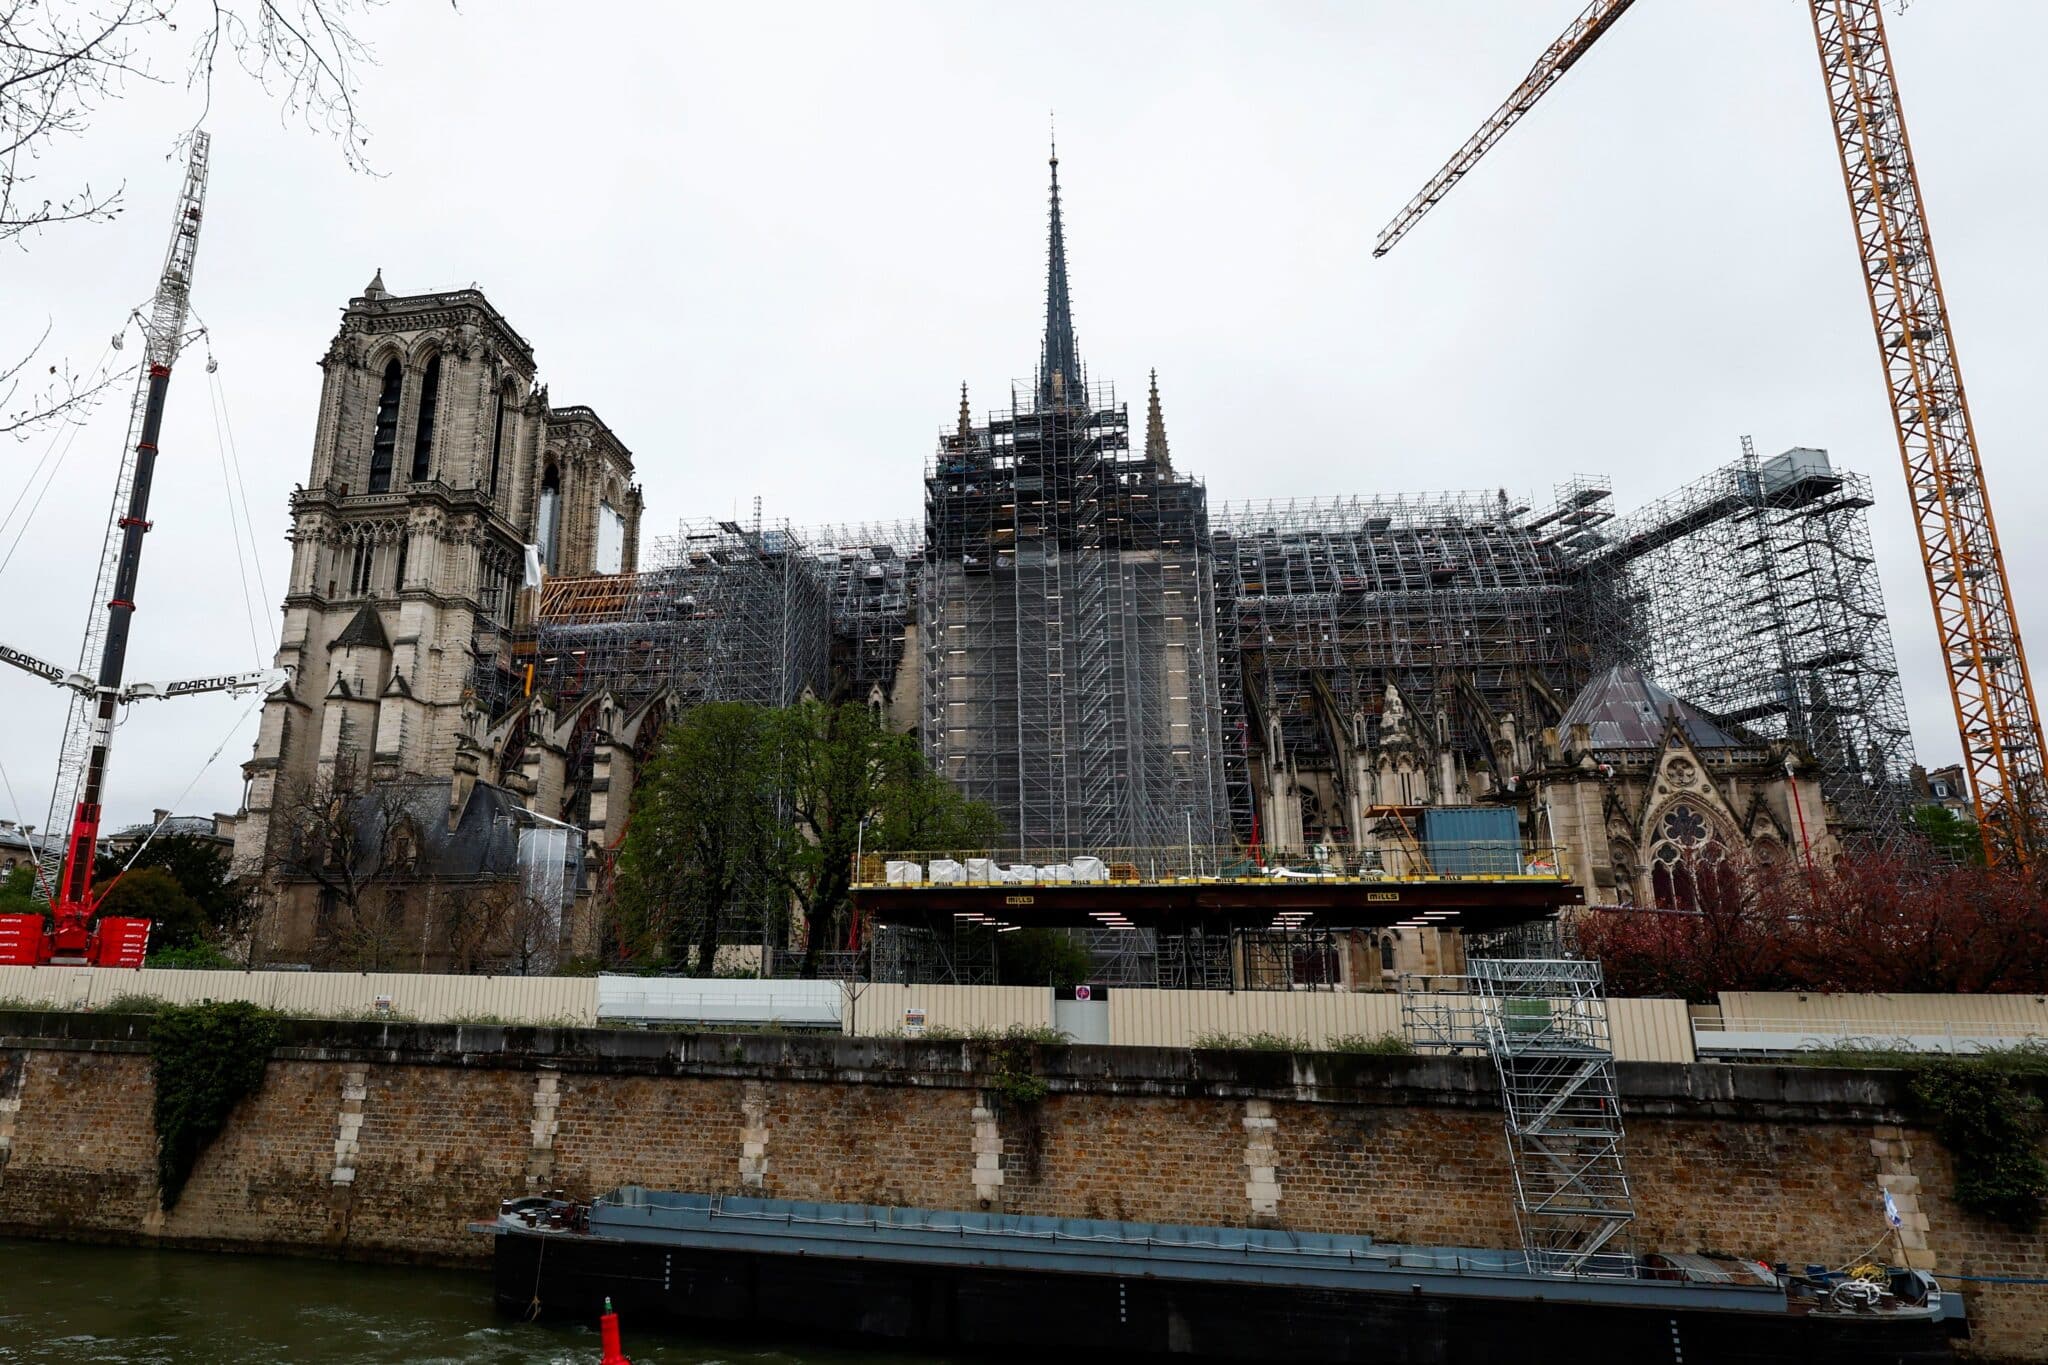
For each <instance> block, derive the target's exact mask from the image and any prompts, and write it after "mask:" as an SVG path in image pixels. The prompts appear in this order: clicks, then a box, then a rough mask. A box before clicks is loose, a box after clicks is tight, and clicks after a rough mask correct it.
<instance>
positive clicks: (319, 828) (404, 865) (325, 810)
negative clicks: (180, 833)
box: [268, 760, 420, 968]
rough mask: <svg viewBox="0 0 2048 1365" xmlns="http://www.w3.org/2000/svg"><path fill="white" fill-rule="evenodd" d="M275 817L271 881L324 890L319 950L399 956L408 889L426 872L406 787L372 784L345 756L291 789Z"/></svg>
mask: <svg viewBox="0 0 2048 1365" xmlns="http://www.w3.org/2000/svg"><path fill="white" fill-rule="evenodd" d="M271 818H272V830H271V849H270V860H269V861H270V866H269V869H268V870H269V874H270V876H269V880H270V882H271V884H272V885H274V886H277V887H279V888H280V889H281V890H282V889H283V888H286V887H289V886H290V885H293V884H298V885H306V884H309V883H310V884H311V885H312V886H313V887H315V888H316V889H317V891H318V894H319V897H320V913H319V915H318V919H317V925H318V927H317V931H316V934H315V942H314V955H315V956H316V957H318V958H321V959H323V960H325V961H328V962H330V963H335V964H346V965H349V966H356V967H363V968H377V967H387V966H391V965H392V964H393V963H394V962H396V961H397V960H399V958H400V957H401V955H402V954H403V952H404V948H405V938H406V935H405V921H406V898H407V892H408V890H409V889H410V888H411V887H413V886H415V885H417V883H418V880H419V871H420V868H419V862H420V842H419V831H418V829H417V827H416V825H415V823H414V820H413V816H412V813H411V811H410V810H409V809H408V808H407V806H406V802H405V794H404V792H403V791H402V790H400V789H394V788H389V787H382V788H373V787H370V786H368V785H367V784H366V783H365V782H364V781H363V778H362V770H361V768H360V766H359V765H357V764H355V763H353V762H351V761H348V760H342V761H339V762H337V763H336V764H335V765H334V767H333V769H332V770H331V771H329V772H327V773H325V774H323V775H322V776H320V777H319V778H317V779H315V780H314V781H312V782H309V783H301V784H297V785H294V786H292V787H290V788H288V789H286V791H285V792H284V794H283V795H282V796H281V797H280V798H279V800H278V802H277V804H276V806H275V807H274V813H273V815H272V817H271Z"/></svg>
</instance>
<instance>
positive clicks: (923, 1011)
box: [0, 967, 2048, 1062]
mask: <svg viewBox="0 0 2048 1365" xmlns="http://www.w3.org/2000/svg"><path fill="white" fill-rule="evenodd" d="M614 979H615V980H616V978H614ZM718 984H719V985H720V986H722V987H726V988H728V993H731V988H737V989H738V991H739V993H740V994H742V995H743V994H744V993H745V988H746V985H747V983H744V982H738V981H727V982H719V983H718ZM793 984H795V983H788V982H784V983H776V982H762V983H760V985H761V987H762V991H763V994H764V999H766V998H767V996H768V993H769V992H772V991H774V990H777V989H781V988H786V987H788V986H791V985H793ZM804 984H806V985H813V986H815V985H816V984H818V983H804ZM124 996H143V997H148V998H151V999H156V1000H163V1001H168V1002H172V1003H179V1004H188V1003H192V1002H195V1001H201V1000H247V1001H249V1002H251V1003H252V1004H257V1005H262V1006H264V1007H266V1008H268V1009H274V1010H278V1011H280V1012H282V1013H284V1014H289V1015H296V1016H300V1017H305V1018H327V1019H355V1018H361V1019H374V1018H386V1017H388V1018H398V1019H411V1020H418V1021H420V1022H422V1023H507V1024H513V1023H522V1024H552V1025H557V1026H563V1027H578V1026H592V1025H595V1024H597V1023H598V1022H599V1021H598V983H597V979H596V978H593V977H531V976H527V977H521V976H439V975H428V974H415V973H408V972H262V971H257V972H206V971H181V970H173V969H165V968H144V969H143V970H141V971H120V970H114V969H111V968H93V967H0V1006H5V1005H15V1006H29V1007H35V1008H44V1009H76V1010H101V1009H107V1008H109V1007H113V1006H117V1005H118V1004H119V1002H120V1001H121V999H122V997H124ZM838 1003H839V1009H838V1016H837V1017H838V1020H839V1026H840V1028H841V1030H842V1031H843V1032H845V1033H848V1034H854V1035H858V1036H861V1037H905V1036H910V1037H915V1036H926V1037H929V1036H933V1035H938V1036H946V1035H972V1034H977V1033H1002V1032H1006V1031H1008V1030H1011V1029H1032V1030H1049V1029H1054V1028H1060V1029H1063V1030H1065V1031H1067V1032H1068V1033H1069V1034H1070V1035H1071V1036H1073V1037H1075V1038H1077V1039H1082V1038H1086V1039H1089V1040H1092V1041H1098V1042H1105V1041H1106V1042H1108V1043H1111V1044H1115V1045H1119V1046H1125V1047H1189V1046H1192V1045H1194V1044H1195V1043H1196V1042H1198V1041H1204V1040H1216V1041H1222V1040H1225V1039H1231V1040H1236V1039H1250V1038H1254V1037H1257V1038H1258V1039H1260V1040H1261V1041H1262V1042H1263V1043H1265V1044H1267V1045H1271V1043H1273V1042H1274V1041H1277V1040H1279V1039H1285V1040H1288V1041H1289V1042H1292V1043H1295V1044H1298V1045H1299V1046H1302V1047H1304V1048H1311V1049H1320V1048H1330V1047H1337V1046H1343V1045H1345V1044H1346V1043H1350V1042H1353V1041H1354V1040H1356V1041H1366V1040H1372V1039H1377V1038H1383V1037H1385V1036H1387V1035H1390V1034H1392V1035H1396V1036H1398V1035H1399V1034H1400V1033H1401V1031H1402V1028H1401V1001H1400V997H1399V996H1398V995H1394V994H1391V993H1384V992H1377V993H1375V992H1360V993H1351V992H1345V991H1171V990H1138V989H1131V988H1125V987H1118V988H1115V989H1112V990H1109V991H1106V992H1104V993H1103V998H1101V999H1098V1000H1096V1001H1094V1002H1091V1004H1090V1006H1089V1009H1088V1010H1087V1011H1083V1012H1082V1013H1083V1014H1085V1016H1086V1019H1087V1026H1086V1028H1085V1029H1084V1028H1077V1027H1073V1025H1074V1024H1075V1021H1076V1018H1077V1014H1076V1011H1075V1004H1076V1002H1072V1001H1060V1002H1057V1003H1055V1001H1054V998H1053V992H1052V991H1051V990H1049V989H1047V988H1045V987H1042V986H924V985H919V986H908V985H891V984H880V983H877V984H872V985H870V984H860V985H848V986H845V987H843V988H842V990H841V992H840V996H839V1002H838ZM827 1013H828V1016H829V1011H828V1012H827ZM721 1017H723V1018H726V1019H731V1018H732V1017H733V1016H732V1015H731V1014H730V1013H728V1014H726V1015H723V1016H721ZM1608 1020H1609V1024H1610V1027H1611V1029H1612V1034H1613V1041H1614V1055H1615V1056H1616V1058H1618V1059H1620V1060H1622V1061H1646V1062H1690V1061H1694V1060H1696V1059H1697V1058H1698V1057H1699V1055H1700V1053H1699V1050H1698V1046H1697V1042H1698V1040H1699V1039H1701V1038H1706V1039H1710V1040H1713V1041H1714V1042H1715V1044H1716V1049H1715V1050H1716V1051H1722V1050H1725V1049H1724V1048H1722V1047H1721V1046H1720V1042H1721V1039H1722V1038H1723V1037H1726V1036H1730V1035H1740V1034H1742V1033H1743V1032H1744V1031H1750V1032H1758V1033H1764V1034H1771V1035H1776V1034H1779V1033H1784V1034H1794V1035H1797V1036H1799V1037H1811V1036H1820V1035H1823V1034H1824V1035H1829V1036H1833V1035H1841V1036H1843V1037H1855V1038H1866V1039H1869V1038H1876V1039H1883V1038H1894V1037H1896V1038H1901V1039H1906V1038H1914V1039H1917V1038H1921V1037H1924V1036H1931V1035H1944V1034H1946V1035H1963V1034H1967V1035H1969V1036H1972V1037H1977V1038H1986V1039H1992V1040H2012V1041H2022V1040H2027V1039H2043V1038H2048V997H2042V996H2034V995H1820V994H1813V993H1809V994H1804V995H1802V994H1795V993H1791V992H1757V991H1730V992H1726V993H1724V994H1723V995H1722V996H1721V997H1720V1004H1719V1005H1718V1006H1708V1007H1703V1008H1695V1009H1688V1007H1687V1006H1686V1004H1685V1003H1684V1002H1683V1001H1679V1000H1633V999H1616V1000H1610V1001H1609V1002H1608ZM676 1022H677V1023H678V1024H682V1025H688V1024H690V1023H691V1020H690V1019H689V1018H687V1017H680V1016H679V1017H678V1018H677V1020H676ZM757 1022H759V1023H761V1024H773V1023H775V1022H776V1020H775V1019H774V1018H773V1017H772V1006H771V1007H768V1008H766V1009H764V1011H763V1013H762V1014H761V1017H760V1018H759V1020H758V1021H757ZM698 1026H700V1027H715V1026H716V1025H713V1024H707V1023H704V1022H703V1021H701V1020H700V1021H698ZM1696 1026H1697V1027H1696Z"/></svg>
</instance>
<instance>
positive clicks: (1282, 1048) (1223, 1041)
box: [1191, 1032, 1316, 1052]
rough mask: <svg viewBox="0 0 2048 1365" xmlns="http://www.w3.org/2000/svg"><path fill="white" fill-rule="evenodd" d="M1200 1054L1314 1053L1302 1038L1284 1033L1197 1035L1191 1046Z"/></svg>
mask: <svg viewBox="0 0 2048 1365" xmlns="http://www.w3.org/2000/svg"><path fill="white" fill-rule="evenodd" d="M1191 1046H1193V1047H1194V1048H1195V1049H1196V1050H1197V1051H1200V1052H1314V1051H1315V1050H1316V1049H1314V1048H1312V1047H1310V1046H1309V1045H1308V1040H1306V1039H1304V1038H1295V1037H1291V1036H1289V1035H1288V1034H1285V1033H1266V1032H1253V1033H1198V1034H1196V1035H1195V1041H1194V1042H1193V1044H1191Z"/></svg>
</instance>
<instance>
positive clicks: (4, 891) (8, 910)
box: [0, 863, 43, 915]
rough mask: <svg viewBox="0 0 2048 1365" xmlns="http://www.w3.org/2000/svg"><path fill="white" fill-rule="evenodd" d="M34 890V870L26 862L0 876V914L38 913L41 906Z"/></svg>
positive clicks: (40, 910) (41, 908) (41, 909)
mask: <svg viewBox="0 0 2048 1365" xmlns="http://www.w3.org/2000/svg"><path fill="white" fill-rule="evenodd" d="M35 890H36V870H35V869H34V868H33V867H31V866H29V865H28V864H27V863H23V864H22V865H21V866H19V867H17V868H14V869H13V870H12V871H10V872H9V873H8V874H7V875H6V876H4V877H0V915H40V914H41V913H42V912H43V907H42V903H41V902H40V901H38V900H36V898H35Z"/></svg>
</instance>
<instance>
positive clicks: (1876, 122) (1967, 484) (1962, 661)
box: [1372, 0, 2048, 866]
mask: <svg viewBox="0 0 2048 1365" xmlns="http://www.w3.org/2000/svg"><path fill="white" fill-rule="evenodd" d="M1634 3H1635V0H1595V2H1594V3H1593V4H1591V5H1588V6H1587V7H1586V9H1585V11H1584V12H1583V13H1581V14H1580V15H1579V16H1578V18H1576V19H1574V20H1573V21H1572V23H1571V25H1570V26H1569V27H1568V28H1566V29H1565V31H1564V33H1563V34H1562V35H1561V36H1560V37H1559V38H1558V39H1557V41H1556V42H1554V43H1552V44H1551V45H1550V46H1549V48H1547V49H1546V50H1545V51H1544V53H1543V55H1542V56H1541V57H1540V58H1538V59H1537V62H1536V64H1535V65H1534V66H1533V67H1531V68H1530V69H1529V74H1528V75H1526V76H1524V77H1523V78H1522V81H1521V84H1519V85H1517V86H1516V87H1515V90H1514V93H1512V94H1511V95H1509V96H1508V98H1507V100H1506V102H1505V103H1503V104H1502V105H1501V106H1500V108H1498V109H1496V110H1495V111H1494V112H1493V114H1492V116H1491V117H1489V118H1488V119H1487V120H1486V122H1484V123H1483V124H1481V125H1480V127H1479V131H1478V132H1476V133H1474V134H1473V135H1472V136H1471V137H1470V138H1469V139H1467V140H1466V142H1465V145H1464V146H1462V147H1460V148H1459V149H1458V151H1457V154H1456V155H1454V156H1453V157H1452V158H1451V159H1450V161H1449V162H1447V163H1446V164H1445V165H1444V167H1443V169H1442V170H1440V171H1438V172H1437V173H1436V174H1435V175H1434V176H1432V177H1431V178H1430V181H1429V183H1428V184H1426V185H1424V186H1423V187H1422V190H1421V192H1420V193H1418V194H1417V195H1416V196H1415V197H1414V198H1413V199H1411V200H1409V201H1408V203H1407V206H1406V207H1404V208H1403V209H1402V210H1401V212H1400V213H1398V214H1396V215H1395V217H1394V220H1393V221H1392V222H1390V223H1388V224H1387V226H1386V228H1385V230H1383V231H1382V232H1381V233H1380V237H1379V242H1378V244H1377V245H1376V246H1375V247H1374V248H1373V253H1372V254H1373V255H1374V257H1380V256H1384V255H1386V254H1387V252H1389V251H1390V250H1392V249H1393V247H1394V244H1395V243H1396V242H1398V241H1400V240H1401V238H1402V237H1404V236H1406V235H1407V233H1408V232H1409V230H1410V229H1412V228H1413V227H1414V226H1415V225H1416V223H1418V222H1419V221H1421V219H1422V217H1423V215H1424V214H1426V213H1428V212H1429V211H1430V210H1431V209H1432V208H1434V207H1436V205H1437V204H1438V203H1440V202H1441V201H1442V200H1443V197H1444V196H1445V195H1446V194H1449V193H1450V191H1451V187H1452V186H1454V185H1456V184H1457V183H1458V182H1459V181H1460V180H1462V179H1464V178H1465V176H1466V175H1467V174H1468V173H1469V172H1470V171H1471V169H1472V168H1473V166H1474V165H1476V164H1477V163H1478V161H1479V158H1480V157H1482V156H1484V155H1486V153H1487V151H1488V150H1489V149H1490V148H1492V146H1493V145H1494V144H1495V143H1496V142H1499V141H1500V140H1501V138H1503V137H1504V136H1506V135H1507V131H1508V129H1510V128H1512V127H1514V126H1515V124H1516V123H1518V122H1520V121H1521V118H1522V116H1523V115H1524V114H1526V113H1528V112H1529V110H1530V109H1531V108H1533V107H1534V106H1535V104H1536V101H1538V100H1540V99H1542V98H1543V96H1544V94H1545V93H1546V92H1547V91H1548V90H1549V89H1550V88H1551V87H1552V86H1553V85H1555V84H1557V82H1558V80H1559V79H1560V78H1562V77H1563V75H1564V73H1565V72H1567V71H1569V70H1571V68H1572V66H1573V65H1574V64H1575V63H1577V62H1578V60H1579V59H1580V58H1581V57H1583V56H1585V55H1586V52H1587V50H1588V49H1590V48H1591V47H1592V45H1593V44H1594V43H1595V42H1596V41H1598V40H1599V38H1600V37H1601V35H1603V34H1605V33H1606V32H1607V31H1608V30H1609V29H1611V28H1613V27H1614V24H1615V21H1616V20H1618V19H1620V18H1621V16H1622V15H1623V14H1624V13H1626V12H1627V11H1628V9H1629V7H1630V6H1631V5H1633V4H1634ZM1807 5H1808V8H1809V9H1810V10H1811V11H1812V15H1813V39H1814V45H1815V47H1816V48H1817V49H1818V51H1819V53H1820V69H1821V80H1822V83H1823V84H1824V85H1825V87H1826V91H1827V101H1828V118H1829V121H1830V122H1831V123H1832V124H1833V125H1834V130H1835V147H1836V149H1837V151H1839V152H1840V154H1841V161H1842V183H1843V185H1844V187H1845V188H1846V189H1847V191H1848V195H1849V214H1850V217H1851V219H1852V220H1853V222H1854V225H1855V229H1856V249H1857V255H1858V259H1859V262H1860V264H1861V266H1862V269H1863V284H1864V289H1865V291H1866V292H1867V293H1868V295H1869V298H1870V318H1871V322H1872V324H1873V326H1874V327H1875V329H1876V333H1877V350H1878V358H1879V359H1880V360H1881V361H1882V362H1883V367H1884V379H1885V392H1886V395H1887V397H1888V399H1889V401H1890V404H1891V410H1892V422H1893V426H1894V427H1895V429H1896V430H1897V432H1898V438H1899V457H1900V459H1901V461H1902V462H1903V463H1904V465H1905V470H1906V488H1907V492H1908V495H1909V497H1910V499H1911V504H1912V509H1913V520H1914V525H1915V528H1916V529H1917V530H1918V532H1919V539H1920V557H1921V562H1922V564H1923V565H1924V566H1925V568H1926V570H1927V591H1928V594H1929V596H1930V598H1931V599H1932V600H1933V603H1934V621H1935V627H1936V630H1937V632H1938V634H1939V636H1940V640H1941V651H1942V661H1943V664H1944V665H1945V667H1946V672H1947V676H1948V686H1949V695H1950V697H1951V698H1952V699H1953V700H1954V702H1955V711H1956V728H1957V730H1958V732H1959V733H1960V735H1961V738H1962V748H1963V765H1964V767H1965V768H1967V769H1968V771H1969V774H1970V795H1971V799H1972V800H1973V802H1974V803H1975V806H1976V814H1977V825H1978V829H1979V830H1980V831H1981V833H1982V836H1983V839H1984V851H1985V856H1986V857H1987V858H1988V859H1990V860H1991V861H1992V862H1994V863H1998V862H2010V863H2017V864H2020V865H2022V866H2024V865H2025V864H2027V863H2028V862H2029V861H2030V859H2031V856H2032V854H2033V852H2034V850H2035V848H2036V847H2037V846H2038V843H2039V838H2040V822H2041V819H2042V815H2043V812H2042V804H2041V803H2042V801H2043V799H2044V796H2048V791H2044V787H2043V782H2042V756H2041V722H2040V719H2039V712H2038V710H2037V709H2036V707H2035V704H2034V684H2033V679H2032V678H2031V677H2030V676H2029V674H2028V672H2027V658H2026V654H2025V652H2024V651H2023V650H2022V648H2021V646H2020V628H2019V620H2018V618H2017V617H2016V616H2015V615H2014V613H2013V607H2012V587H2011V584H2010V583H2009V582H2008V581H2007V578H2006V571H2005V556H2004V555H2003V554H2002V553H2001V552H2000V550H1999V547H1998V529H1997V526H1996V524H1995V523H1994V522H1993V520H1992V516H1991V495H1990V494H1989V492H1987V491H1986V489H1985V486H1984V467H1983V463H1982V461H1981V459H1980V458H1979V456H1978V451H1977V432H1976V428H1975V427H1974V426H1973V425H1972V424H1971V421H1970V405H1969V403H1968V401H1967V400H1966V399H1965V397H1964V395H1963V376H1962V370H1961V368H1960V367H1959V365H1958V362H1957V360H1956V348H1955V339H1954V336H1953V335H1952V333H1951V331H1950V328H1949V320H1948V305H1947V303H1946V302H1945V301H1944V300H1943V298H1942V292H1941V272H1940V271H1939V270H1937V269H1936V268H1935V263H1934V243H1933V239H1932V237H1931V236H1930V235H1929V233H1928V230H1927V210H1926V207H1925V204H1924V203H1923V201H1922V198H1921V194H1920V176H1919V172H1918V170H1917V169H1916V167H1915V165H1914V162H1913V146H1912V142H1911V141H1910V139H1908V137H1907V136H1906V117H1905V113H1904V111H1903V109H1902V108H1901V107H1900V104H1899V88H1898V82H1897V79H1896V78H1895V77H1894V76H1893V74H1892V54H1891V45H1890V44H1889V42H1888V41H1887V40H1886V38H1885V32H1884V16H1883V14H1882V13H1881V11H1880V7H1879V0H1807Z"/></svg>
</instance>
